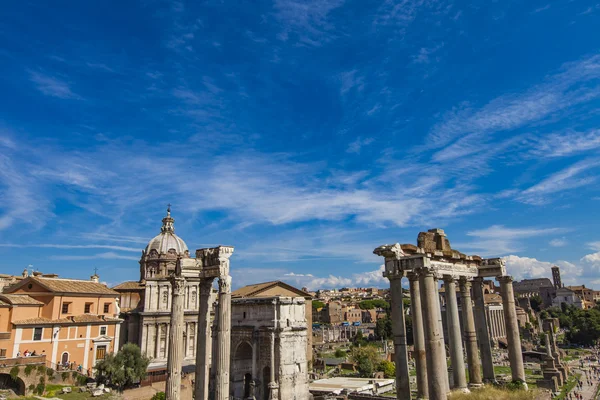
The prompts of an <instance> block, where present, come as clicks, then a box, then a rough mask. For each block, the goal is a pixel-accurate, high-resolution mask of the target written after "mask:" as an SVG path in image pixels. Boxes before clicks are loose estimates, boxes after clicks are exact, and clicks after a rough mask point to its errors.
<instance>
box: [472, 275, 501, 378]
mask: <svg viewBox="0 0 600 400" xmlns="http://www.w3.org/2000/svg"><path fill="white" fill-rule="evenodd" d="M473 301H474V302H475V327H476V328H477V338H478V340H479V351H480V352H481V364H482V366H483V380H484V381H485V382H495V381H496V375H495V374H494V359H493V357H492V347H491V345H490V336H489V329H488V324H487V319H486V316H485V299H484V297H483V278H481V277H476V278H473Z"/></svg>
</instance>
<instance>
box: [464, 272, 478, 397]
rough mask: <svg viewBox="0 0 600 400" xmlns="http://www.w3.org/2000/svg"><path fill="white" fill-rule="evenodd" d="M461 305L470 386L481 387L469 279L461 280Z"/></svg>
mask: <svg viewBox="0 0 600 400" xmlns="http://www.w3.org/2000/svg"><path fill="white" fill-rule="evenodd" d="M459 286H460V304H461V309H462V317H463V330H464V341H465V348H466V350H467V364H468V368H469V386H471V387H480V386H481V385H482V384H483V381H482V380H481V361H480V360H479V350H478V349H477V333H476V331H475V318H474V316H473V301H472V300H471V282H469V281H468V280H467V278H464V277H463V278H460V280H459Z"/></svg>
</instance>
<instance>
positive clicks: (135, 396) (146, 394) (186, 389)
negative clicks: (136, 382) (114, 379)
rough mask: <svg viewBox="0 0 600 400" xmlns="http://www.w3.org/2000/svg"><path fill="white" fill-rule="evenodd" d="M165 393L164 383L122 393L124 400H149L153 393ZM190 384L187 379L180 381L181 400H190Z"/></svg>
mask: <svg viewBox="0 0 600 400" xmlns="http://www.w3.org/2000/svg"><path fill="white" fill-rule="evenodd" d="M164 391H165V382H157V383H154V384H152V386H146V387H141V388H138V389H129V390H125V391H124V392H123V399H124V400H150V399H151V398H152V396H154V394H155V393H158V392H164ZM192 391H193V390H192V382H191V380H190V378H189V376H188V377H185V378H184V379H182V380H181V400H192Z"/></svg>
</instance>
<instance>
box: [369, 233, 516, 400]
mask: <svg viewBox="0 0 600 400" xmlns="http://www.w3.org/2000/svg"><path fill="white" fill-rule="evenodd" d="M373 253H375V254H377V255H379V256H382V257H384V258H385V272H384V276H385V277H387V278H388V279H389V281H390V293H391V303H392V322H393V325H392V331H393V336H394V347H395V357H396V359H395V362H396V393H397V399H399V400H408V399H410V398H411V392H410V385H409V369H408V356H407V353H408V351H407V350H408V349H407V344H406V327H405V317H404V309H403V303H402V298H403V292H402V279H403V278H404V277H407V278H408V281H409V287H410V298H411V315H412V319H413V340H414V347H415V349H414V354H415V364H416V371H417V397H418V398H429V399H431V400H441V399H446V397H447V395H448V393H449V392H450V389H458V390H463V391H468V387H478V386H481V385H482V384H483V383H484V382H494V381H495V375H494V365H493V359H492V350H491V339H490V335H489V332H490V330H489V329H488V321H487V319H486V315H485V304H484V295H483V280H484V279H485V278H488V279H489V278H496V279H497V280H498V281H499V282H500V288H501V295H502V303H503V309H504V319H505V329H506V339H507V342H508V354H509V361H510V367H511V371H512V380H513V381H517V382H521V383H522V384H523V385H525V370H524V366H523V357H522V354H521V342H520V338H519V325H518V321H517V314H516V308H515V298H514V292H513V287H512V281H513V279H512V277H510V276H507V275H506V269H505V267H504V261H502V260H501V259H498V258H492V259H482V258H481V257H479V256H467V255H465V254H463V253H461V252H459V251H456V250H454V249H452V248H451V246H450V241H449V240H448V239H447V238H446V234H445V233H444V231H443V230H442V229H431V230H429V231H427V232H420V233H419V236H418V238H417V246H415V245H412V244H402V245H401V244H398V243H396V244H394V245H383V246H379V247H378V248H376V249H375V250H374V251H373ZM439 279H443V281H444V286H445V296H446V297H445V301H446V318H447V321H448V336H449V337H448V343H449V347H450V361H451V366H452V383H453V385H452V387H450V380H449V376H448V369H447V364H446V349H445V345H444V336H443V335H444V331H443V327H442V315H441V307H440V300H439V296H438V286H439V284H438V281H439ZM456 282H458V285H459V291H460V300H461V305H462V311H463V312H462V318H463V323H462V327H463V331H462V332H461V324H460V321H459V312H458V305H457V299H456ZM471 291H472V297H473V299H472V300H471ZM472 303H474V307H472V306H471V304H472ZM463 339H464V343H465V347H466V353H467V364H468V369H469V382H468V384H467V379H466V375H465V364H464V359H463ZM478 350H479V352H478ZM479 353H481V359H480V355H479ZM480 366H482V367H483V368H482V369H483V376H482V374H481V372H480Z"/></svg>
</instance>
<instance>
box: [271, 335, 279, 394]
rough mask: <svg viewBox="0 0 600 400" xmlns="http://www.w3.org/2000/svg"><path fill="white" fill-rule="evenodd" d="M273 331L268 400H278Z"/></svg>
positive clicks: (272, 336)
mask: <svg viewBox="0 0 600 400" xmlns="http://www.w3.org/2000/svg"><path fill="white" fill-rule="evenodd" d="M275 329H276V327H274V328H273V331H271V367H270V368H269V372H270V376H269V380H270V382H269V400H279V384H278V383H277V382H276V381H275V366H276V364H275Z"/></svg>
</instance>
